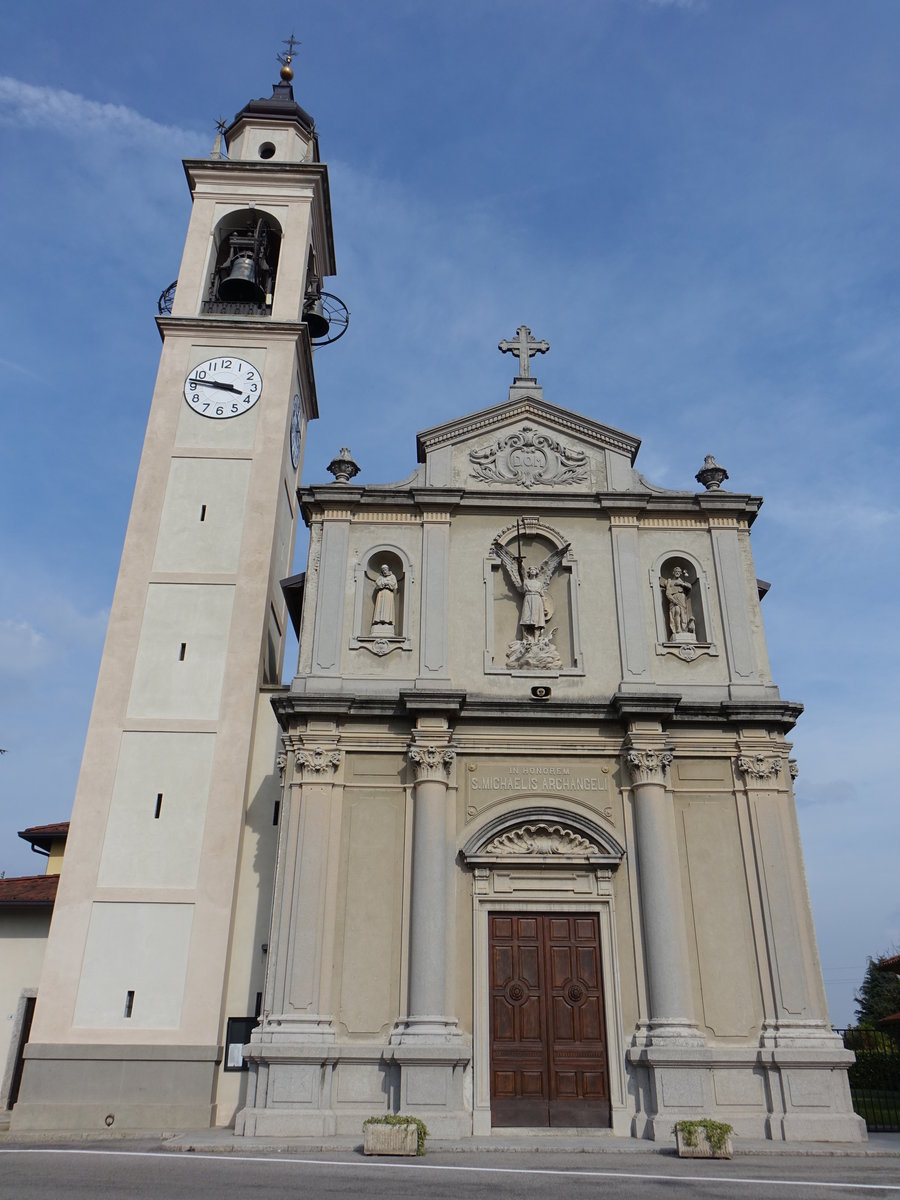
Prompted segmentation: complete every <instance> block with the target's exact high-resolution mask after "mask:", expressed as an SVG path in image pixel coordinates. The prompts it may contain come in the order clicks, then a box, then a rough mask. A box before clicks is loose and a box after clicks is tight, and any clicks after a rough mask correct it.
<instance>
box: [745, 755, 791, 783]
mask: <svg viewBox="0 0 900 1200" xmlns="http://www.w3.org/2000/svg"><path fill="white" fill-rule="evenodd" d="M782 761H783V760H782V757H781V755H780V754H741V755H739V756H738V760H737V769H738V770H739V771H740V773H741V774H742V775H743V776H744V778H745V779H748V780H755V781H757V782H759V781H760V780H763V779H772V780H773V781H774V780H775V779H777V778H778V772H779V771H780V770H781V763H782Z"/></svg>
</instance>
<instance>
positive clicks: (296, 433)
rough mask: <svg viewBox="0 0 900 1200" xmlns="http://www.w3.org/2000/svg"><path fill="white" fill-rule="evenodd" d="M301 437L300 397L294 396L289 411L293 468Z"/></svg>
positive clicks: (297, 461) (297, 460) (295, 466)
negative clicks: (290, 411) (292, 408)
mask: <svg viewBox="0 0 900 1200" xmlns="http://www.w3.org/2000/svg"><path fill="white" fill-rule="evenodd" d="M302 437H303V422H302V420H301V413H300V397H299V396H298V395H295V396H294V411H293V412H292V413H291V462H292V463H293V465H294V470H295V471H296V470H297V465H298V463H299V462H300V440H301V438H302Z"/></svg>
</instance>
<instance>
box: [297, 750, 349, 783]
mask: <svg viewBox="0 0 900 1200" xmlns="http://www.w3.org/2000/svg"><path fill="white" fill-rule="evenodd" d="M294 761H295V763H296V765H297V767H298V768H299V769H301V770H302V771H303V773H304V775H305V776H306V777H307V778H313V779H316V778H318V777H319V776H324V775H330V774H332V772H334V771H335V770H336V769H337V768H338V767H339V766H340V763H341V752H340V750H328V749H326V747H325V746H313V747H309V748H305V749H303V750H298V751H297V754H296V758H295V760H294Z"/></svg>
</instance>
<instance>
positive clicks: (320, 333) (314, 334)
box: [303, 295, 331, 342]
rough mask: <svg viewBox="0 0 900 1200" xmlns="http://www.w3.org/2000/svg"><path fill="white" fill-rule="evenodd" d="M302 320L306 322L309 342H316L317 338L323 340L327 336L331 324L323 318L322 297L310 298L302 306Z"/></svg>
mask: <svg viewBox="0 0 900 1200" xmlns="http://www.w3.org/2000/svg"><path fill="white" fill-rule="evenodd" d="M303 320H304V321H305V322H306V327H307V329H308V330H309V337H310V341H313V342H314V341H316V339H317V338H323V337H326V336H327V335H328V330H329V329H330V328H331V322H330V321H329V320H328V318H327V317H326V316H325V307H324V305H323V304H322V297H321V296H320V295H319V296H310V298H309V299H308V300H307V301H306V303H305V304H304V305H303Z"/></svg>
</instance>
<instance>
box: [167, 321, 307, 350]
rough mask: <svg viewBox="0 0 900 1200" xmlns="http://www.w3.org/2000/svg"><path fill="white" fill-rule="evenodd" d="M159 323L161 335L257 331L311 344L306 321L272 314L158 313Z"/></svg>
mask: <svg viewBox="0 0 900 1200" xmlns="http://www.w3.org/2000/svg"><path fill="white" fill-rule="evenodd" d="M156 327H157V329H158V330H159V333H160V337H162V338H165V336H166V334H167V333H187V334H198V333H201V334H202V333H211V332H213V331H215V333H216V334H221V333H223V332H225V333H237V334H241V335H246V334H248V333H258V334H260V335H261V336H262V337H265V338H266V339H267V340H271V339H272V338H298V339H302V340H303V341H305V342H306V344H307V348H308V346H309V330H308V329H307V326H306V322H305V321H273V320H272V318H271V317H233V316H228V315H224V316H218V315H216V314H215V313H209V314H207V315H204V316H193V317H172V316H168V317H157V318H156Z"/></svg>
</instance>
